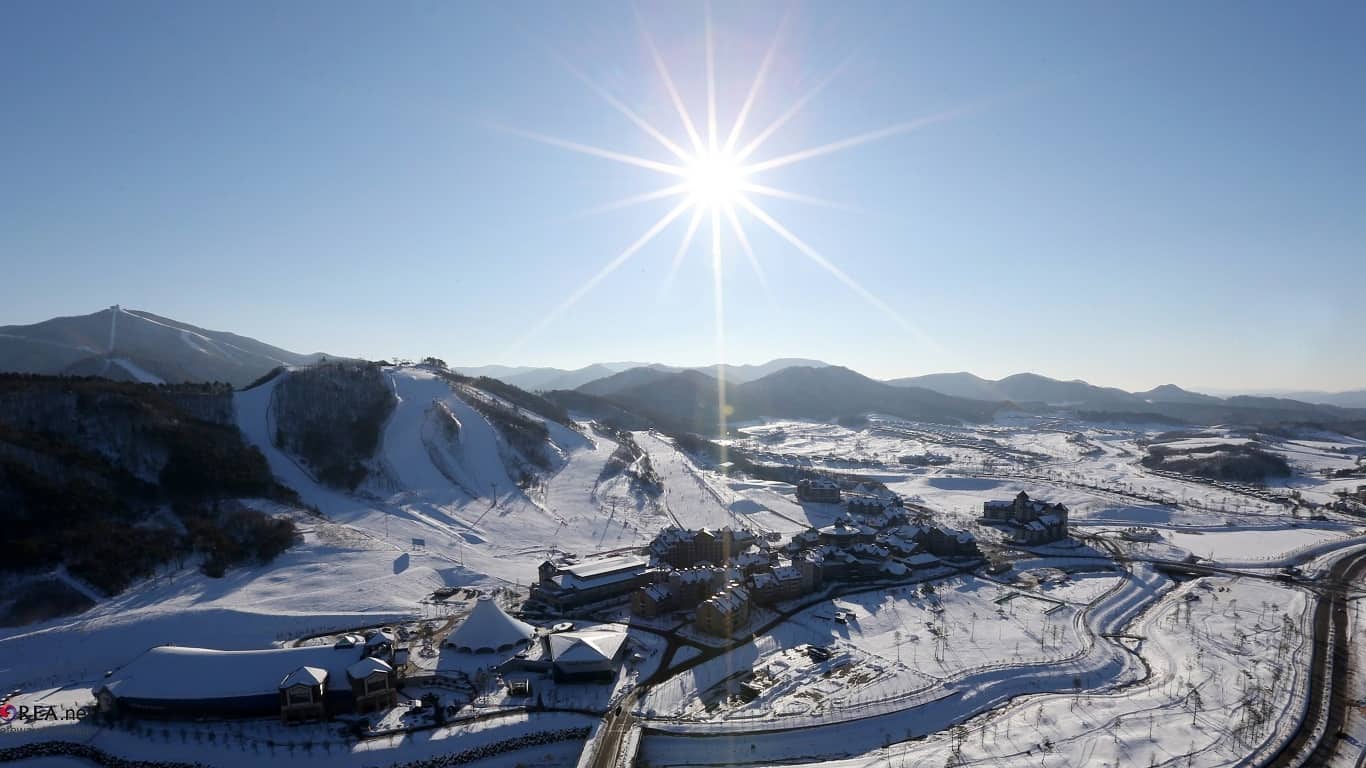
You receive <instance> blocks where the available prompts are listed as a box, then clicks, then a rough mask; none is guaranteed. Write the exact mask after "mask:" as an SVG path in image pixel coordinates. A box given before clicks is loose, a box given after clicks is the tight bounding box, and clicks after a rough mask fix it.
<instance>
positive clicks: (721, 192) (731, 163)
mask: <svg viewBox="0 0 1366 768" xmlns="http://www.w3.org/2000/svg"><path fill="white" fill-rule="evenodd" d="M746 176H748V172H747V170H746V169H745V167H744V164H743V163H742V162H741V161H740V158H739V157H737V156H736V155H735V154H734V153H732V152H728V151H726V150H720V149H712V150H704V151H702V152H699V153H697V154H696V155H694V156H693V157H692V158H690V159H689V161H688V163H687V164H686V166H685V169H684V177H683V179H684V184H685V185H686V189H687V191H688V193H689V196H690V197H692V199H693V201H694V203H695V204H696V205H698V206H700V207H703V208H722V209H724V208H728V207H731V206H733V205H735V204H736V203H737V202H739V201H740V199H741V197H742V196H743V194H744V191H745V183H746V182H745V179H746Z"/></svg>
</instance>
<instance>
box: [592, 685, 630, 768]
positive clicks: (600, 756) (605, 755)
mask: <svg viewBox="0 0 1366 768" xmlns="http://www.w3.org/2000/svg"><path fill="white" fill-rule="evenodd" d="M639 695H640V694H639V689H637V690H635V691H632V692H631V693H629V694H627V695H626V697H625V698H623V699H622V701H621V705H620V706H618V707H617V708H616V709H614V710H612V711H611V712H608V713H607V716H606V717H605V718H603V722H602V731H601V732H600V733H599V734H598V748H597V751H596V752H594V753H593V762H592V764H591V765H592V768H616V766H617V765H618V764H619V763H620V762H621V748H622V744H623V743H624V742H625V740H626V734H628V733H630V732H631V729H632V728H634V727H636V718H635V716H634V715H632V714H631V710H632V709H633V708H635V705H636V699H637V698H638V697H639Z"/></svg>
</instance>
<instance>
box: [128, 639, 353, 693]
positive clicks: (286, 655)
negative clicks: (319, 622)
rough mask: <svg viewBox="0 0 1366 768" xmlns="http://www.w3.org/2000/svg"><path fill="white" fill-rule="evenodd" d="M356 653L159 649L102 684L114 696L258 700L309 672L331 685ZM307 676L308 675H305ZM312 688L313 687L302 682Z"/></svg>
mask: <svg viewBox="0 0 1366 768" xmlns="http://www.w3.org/2000/svg"><path fill="white" fill-rule="evenodd" d="M361 653H362V649H361V648H333V647H332V646H330V645H313V646H305V647H303V648H269V649H263V650H258V651H219V650H214V649H211V648H187V647H181V646H174V645H159V646H157V647H155V648H151V649H149V650H148V651H146V652H145V653H143V654H142V655H141V656H139V657H137V658H136V659H133V660H132V661H130V662H128V663H127V664H126V665H124V666H123V667H122V668H120V669H118V670H116V671H115V672H114V674H113V675H111V676H110V677H109V679H108V681H107V682H106V683H105V687H106V688H108V689H109V691H110V692H112V693H113V694H114V695H115V696H118V697H121V698H134V699H162V700H172V701H174V700H200V699H228V698H236V697H242V696H258V695H262V694H269V693H274V692H276V691H278V690H279V688H280V686H281V685H282V683H283V681H284V680H285V679H286V678H287V677H294V676H295V675H298V674H300V673H302V672H303V671H304V670H307V669H312V670H316V671H318V672H320V673H321V674H322V675H323V676H324V677H330V678H331V679H333V680H341V679H343V675H345V674H346V668H347V667H349V666H351V665H352V664H354V663H355V662H356V661H357V660H358V659H360V657H361ZM309 674H311V673H309ZM306 684H308V685H315V684H316V682H308V683H306Z"/></svg>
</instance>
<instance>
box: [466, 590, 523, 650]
mask: <svg viewBox="0 0 1366 768" xmlns="http://www.w3.org/2000/svg"><path fill="white" fill-rule="evenodd" d="M534 632H535V630H534V629H533V628H532V626H531V625H530V624H527V623H526V622H524V621H519V620H517V619H514V618H512V617H511V616H509V615H507V613H506V612H505V611H504V610H503V609H502V608H500V607H498V604H497V603H495V602H494V601H493V600H492V599H491V598H489V597H487V596H484V597H481V598H479V599H478V600H476V601H475V603H474V610H472V611H470V615H469V616H467V617H465V620H464V621H463V622H461V624H460V626H458V627H456V628H455V631H454V632H452V633H451V634H450V636H449V637H447V638H446V644H447V645H450V646H452V647H455V648H458V649H460V650H464V651H472V652H475V653H479V652H480V651H496V650H499V649H502V648H511V647H512V646H514V645H517V644H519V643H524V642H527V641H528V640H530V639H531V636H532V634H533V633H534Z"/></svg>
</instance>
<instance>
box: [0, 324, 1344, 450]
mask: <svg viewBox="0 0 1366 768" xmlns="http://www.w3.org/2000/svg"><path fill="white" fill-rule="evenodd" d="M323 357H324V355H322V354H319V353H313V354H300V353H297V352H291V351H289V350H285V349H281V348H279V347H275V346H271V345H269V344H266V343H264V342H261V341H257V340H256V339H251V338H247V337H245V336H240V335H237V334H233V333H228V332H224V331H211V330H206V329H204V328H200V327H197V326H193V325H189V324H187V323H184V322H181V321H177V320H172V319H170V318H166V317H161V316H158V315H154V314H152V313H150V312H145V311H139V310H128V309H122V308H119V307H112V308H110V309H106V310H102V311H100V312H96V313H93V314H90V315H83V316H78V317H62V318H54V319H52V320H47V321H45V322H41V323H36V324H34V325H26V326H6V327H0V371H15V372H28V373H46V374H62V375H94V376H103V377H106V378H112V379H124V380H140V381H148V382H158V381H165V382H181V381H226V382H229V383H231V384H233V385H234V386H238V387H240V386H243V385H245V384H247V383H249V382H251V381H253V380H255V379H256V378H258V377H260V376H262V375H264V374H265V373H267V372H269V371H270V370H271V369H273V368H275V367H277V366H280V365H290V366H305V365H310V364H312V363H315V362H317V361H318V360H319V359H322V358H323ZM459 371H460V372H461V373H464V374H467V375H472V376H489V377H491V378H495V379H499V380H502V381H504V382H507V383H509V384H512V385H514V386H517V387H520V388H522V389H526V390H536V391H543V392H561V393H564V392H570V391H572V392H573V393H574V395H573V396H572V397H571V396H568V395H561V400H562V401H563V400H573V402H575V403H578V404H579V405H585V406H586V405H591V404H593V403H594V401H595V400H596V401H598V402H597V405H598V406H599V407H606V406H607V404H609V403H610V404H611V407H612V408H615V409H622V410H625V411H629V412H633V413H637V414H643V415H648V416H650V417H651V418H654V419H658V420H661V421H668V422H670V423H671V424H672V425H674V426H680V425H683V424H690V425H696V426H697V427H698V428H703V427H707V426H714V425H715V424H716V423H717V415H718V410H719V408H720V407H721V405H722V400H721V398H720V397H719V395H724V404H725V406H726V408H727V410H728V412H729V413H730V418H731V420H732V421H734V420H743V419H754V418H771V417H789V418H799V417H800V418H812V419H825V420H838V419H849V418H855V417H857V416H860V415H862V414H866V413H869V412H879V413H887V414H891V415H897V416H903V417H906V418H915V419H925V420H942V421H959V420H962V421H976V420H982V419H989V418H991V416H992V415H993V414H994V413H996V412H998V411H1000V410H1003V409H1006V408H1020V409H1025V410H1047V409H1056V408H1067V409H1070V410H1072V411H1074V412H1082V413H1088V414H1091V415H1093V416H1094V417H1095V418H1125V419H1130V420H1133V419H1141V418H1157V419H1166V420H1171V421H1174V422H1190V423H1201V424H1211V423H1241V422H1259V423H1265V422H1282V421H1316V420H1320V421H1323V420H1326V421H1343V420H1348V421H1358V420H1363V419H1366V411H1359V410H1355V408H1366V390H1361V391H1356V392H1344V393H1312V392H1311V393H1302V396H1303V399H1297V398H1289V397H1267V396H1247V395H1238V396H1233V397H1216V396H1213V395H1208V394H1202V393H1198V392H1191V391H1188V390H1185V389H1182V388H1181V387H1178V386H1176V385H1174V384H1166V385H1163V386H1160V387H1155V388H1153V389H1151V390H1148V391H1145V392H1126V391H1124V390H1121V389H1116V388H1113V387H1099V386H1095V385H1093V384H1090V383H1087V382H1085V381H1081V380H1072V381H1060V380H1057V379H1051V378H1048V377H1046V376H1040V375H1038V374H1034V373H1019V374H1016V375H1014V376H1007V377H1006V378H1003V379H996V380H992V379H984V378H982V377H979V376H975V375H973V374H971V373H966V372H960V373H936V374H930V375H926V376H912V377H906V378H900V379H893V380H890V381H878V380H875V379H872V378H869V377H867V376H863V375H862V374H859V373H857V372H855V371H851V370H849V369H847V368H841V367H838V366H831V365H828V364H826V363H824V362H822V361H819V360H811V359H805V358H782V359H777V360H771V361H769V362H767V363H762V364H758V365H727V366H725V367H724V374H725V375H724V381H725V384H724V387H722V386H721V385H720V384H719V383H718V381H717V378H716V374H717V371H716V368H715V366H707V367H693V368H682V367H677V366H668V365H660V364H655V363H640V362H612V363H595V364H593V365H589V366H585V367H583V368H578V369H575V370H565V369H559V368H545V367H529V366H528V367H509V366H474V367H461V368H459Z"/></svg>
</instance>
